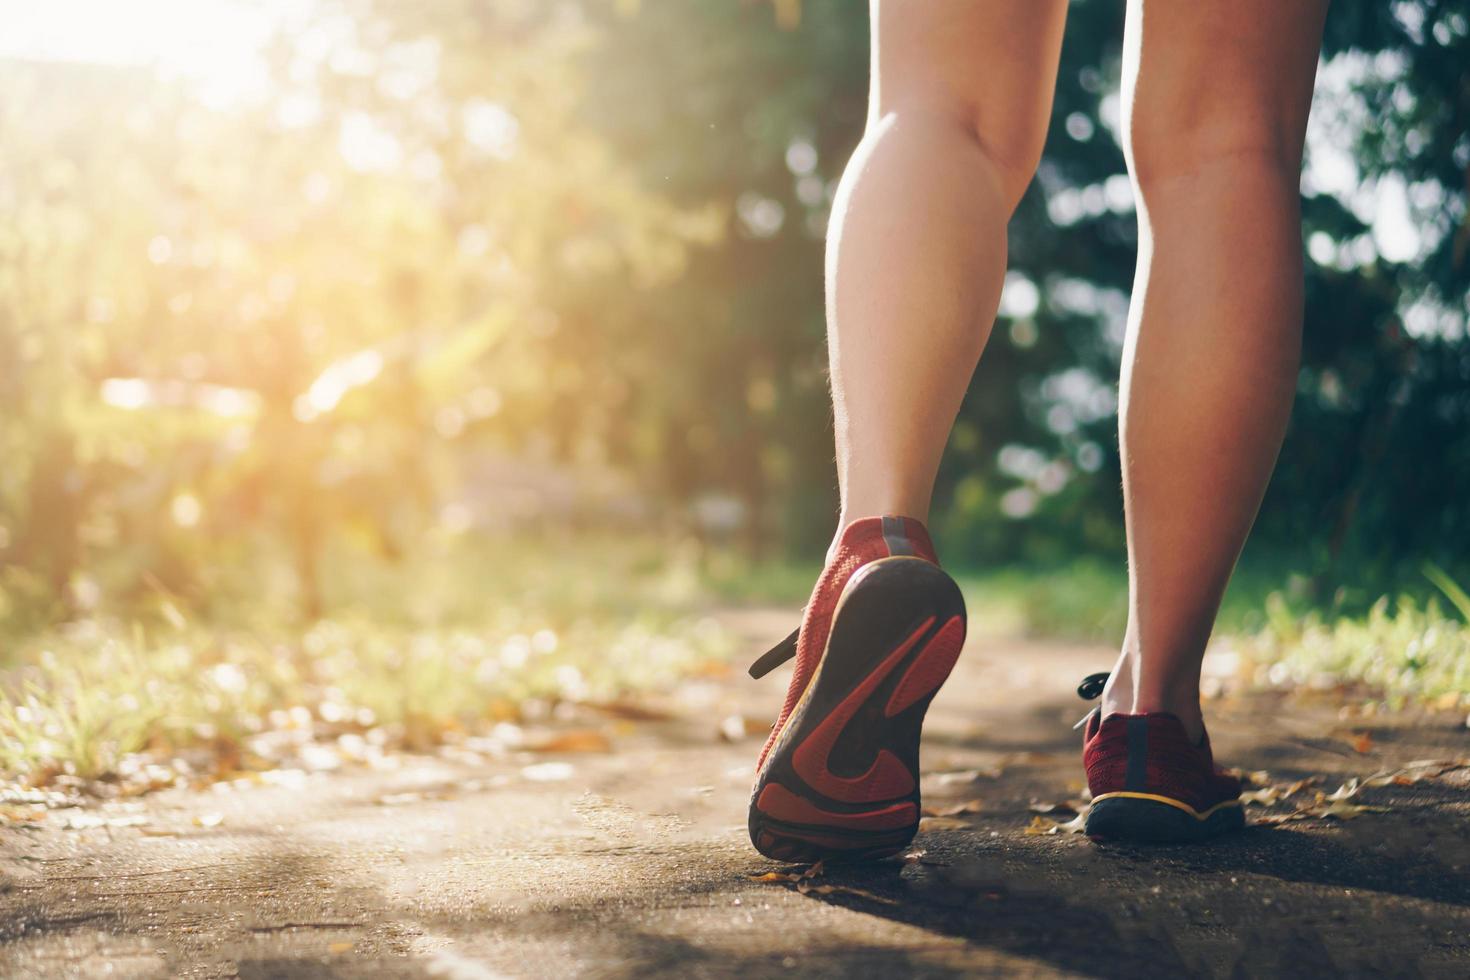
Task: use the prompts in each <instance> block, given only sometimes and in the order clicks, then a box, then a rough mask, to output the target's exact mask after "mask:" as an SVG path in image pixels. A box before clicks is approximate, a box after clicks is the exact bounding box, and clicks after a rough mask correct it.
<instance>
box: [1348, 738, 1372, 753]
mask: <svg viewBox="0 0 1470 980" xmlns="http://www.w3.org/2000/svg"><path fill="white" fill-rule="evenodd" d="M1348 744H1349V745H1351V746H1352V747H1353V751H1354V752H1356V753H1358V754H1359V755H1367V754H1368V753H1369V752H1372V751H1373V733H1372V732H1354V733H1353V734H1352V736H1351V737H1350V738H1349V739H1348Z"/></svg>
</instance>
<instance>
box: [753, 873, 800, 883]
mask: <svg viewBox="0 0 1470 980" xmlns="http://www.w3.org/2000/svg"><path fill="white" fill-rule="evenodd" d="M750 880H751V881H759V882H761V883H763V884H774V883H776V882H783V881H800V880H801V875H794V874H789V873H787V872H785V871H767V872H766V873H765V874H758V875H751V876H750Z"/></svg>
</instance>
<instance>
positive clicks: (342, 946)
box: [327, 943, 353, 955]
mask: <svg viewBox="0 0 1470 980" xmlns="http://www.w3.org/2000/svg"><path fill="white" fill-rule="evenodd" d="M352 945H353V944H352V943H328V944H327V952H328V953H332V954H333V955H336V954H339V953H345V952H347V951H348V950H350V949H351V948H352Z"/></svg>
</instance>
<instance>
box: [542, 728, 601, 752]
mask: <svg viewBox="0 0 1470 980" xmlns="http://www.w3.org/2000/svg"><path fill="white" fill-rule="evenodd" d="M526 748H527V749H528V750H530V751H532V752H611V751H612V742H611V740H609V739H608V737H607V736H606V735H604V734H603V733H602V732H600V731H598V730H596V729H595V728H578V729H573V730H571V731H566V732H559V733H558V734H556V735H551V736H549V737H547V738H544V739H541V740H540V741H537V742H533V743H530V744H528V745H527V746H526Z"/></svg>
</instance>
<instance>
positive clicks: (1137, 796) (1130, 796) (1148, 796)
mask: <svg viewBox="0 0 1470 980" xmlns="http://www.w3.org/2000/svg"><path fill="white" fill-rule="evenodd" d="M1119 799H1121V800H1152V801H1153V802H1155V803H1166V804H1168V805H1169V806H1172V807H1174V808H1175V809H1176V810H1183V811H1184V812H1185V813H1187V814H1189V815H1190V816H1191V817H1194V819H1196V820H1201V821H1203V820H1208V819H1210V815H1211V814H1213V813H1214V812H1215V811H1216V810H1223V809H1224V808H1225V807H1227V806H1241V802H1240V800H1225V801H1223V802H1220V803H1216V804H1215V805H1214V806H1212V807H1210V808H1209V809H1208V810H1206V811H1205V812H1204V813H1200V812H1199V811H1198V810H1196V809H1195V808H1194V807H1192V806H1190V805H1189V804H1188V803H1184V802H1182V801H1180V800H1176V799H1173V798H1172V797H1168V796H1158V795H1156V794H1154V793H1132V792H1129V791H1127V790H1119V791H1118V792H1116V793H1104V794H1103V795H1101V796H1094V797H1093V798H1092V803H1093V805H1094V806H1096V805H1097V804H1099V803H1101V802H1102V801H1103V800H1119Z"/></svg>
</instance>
